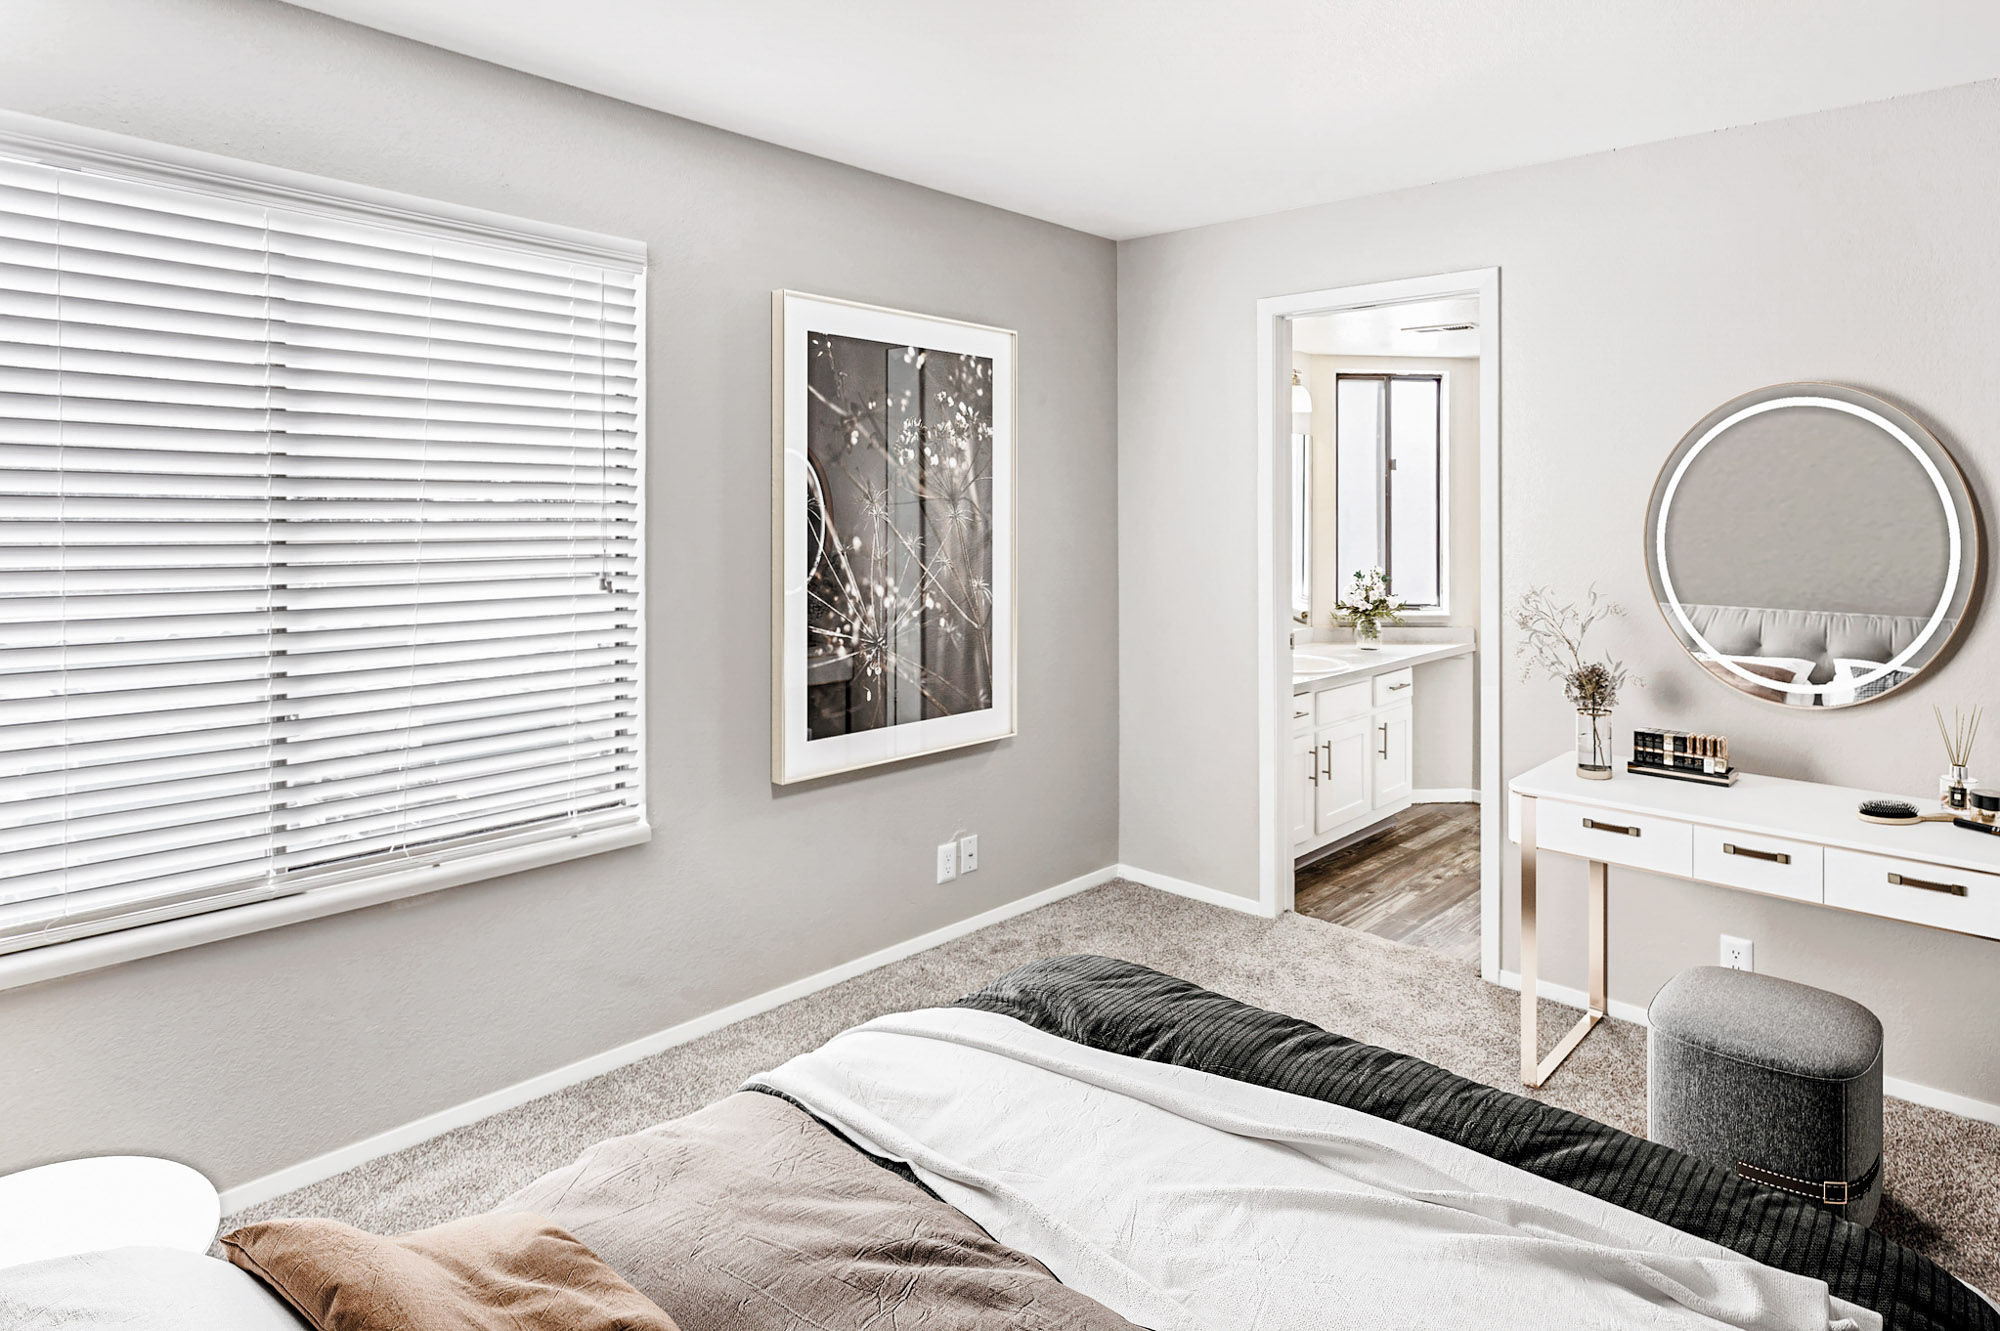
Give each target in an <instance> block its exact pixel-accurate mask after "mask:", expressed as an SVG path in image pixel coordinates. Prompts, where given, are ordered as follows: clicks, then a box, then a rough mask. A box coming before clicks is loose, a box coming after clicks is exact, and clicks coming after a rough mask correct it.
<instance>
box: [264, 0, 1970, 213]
mask: <svg viewBox="0 0 2000 1331" xmlns="http://www.w3.org/2000/svg"><path fill="white" fill-rule="evenodd" d="M293 2H294V3H299V4H302V5H304V7H306V8H309V9H316V10H320V11H322V12H324V13H328V14H334V15H338V16H339V17H342V18H347V19H352V20H354V21H355V22H357V23H364V24H367V25H369V26H371V27H376V28H381V29H383V30H385V31H388V32H394V33H400V34H402V35H404V36H407V37H414V38H417V39H419V40H421V41H426V42H430V43H433V44H435V45H438V46H443V47H447V48H450V49H452V50H455V51H462V52H465V53H466V54H468V55H474V56H479V57H482V58H484V59H487V60H491V61H494V62H496V63H498V64H502V65H509V66H512V67H513V68H516V69H521V70H526V71H528V72H530V73H534V74H540V75H544V76H546V77H548V78H552V79H558V80H561V81H562V82H565V83H571V84H575V85H576V86H578V87H582V88H588V89H591V90H593V91H596V92H601V93H606V94H609V95H611V96H613V97H619V98H623V99H624V100H626V101H630V102H637V103H639V104H640V105H643V106H650V107H654V108H657V109H659V110H662V111H670V112H672V113H674V114H676V115H681V116H686V117H688V118H690V119H693V120H699V121H703V122H705V123H707V124H711V125H719V126H721V127H723V128H725V129H731V130H736V131H738V132H740V133H743V134H748V135H751V136H753V137H755V138H759V139H766V140H769V141H770V142H773V143H780V144H784V145H786V146H788V147H792V148H798V149H802V150H804V151H806V152H810V153H816V154H818V155H820V156H823V157H830V158H833V159H835V160H836V161H841V162H849V163H852V164H853V165H855V166H860V167H865V168H867V169H869V170H873V171H879V172H882V173H883V174H885V175H890V176H896V177H899V178H901V179H904V180H911V181H916V182H918V183H919V184H924V185H929V186H933V187H934V188H937V189H941V190H945V191H948V192H950V193H952V194H959V195H964V196H965V197H967V198H972V199H978V200H981V201H983V202H986V203H992V204H997V205H999V206H1001V207H1003V208H1011V209H1014V210H1016V211H1019V212H1023V213H1028V214H1030V215H1032V216H1035V217H1043V218H1047V219H1049V220H1051V221H1055V222H1061V223H1063V224H1065V225H1068V226H1073V227H1078V228H1081V229H1082V230H1085V231H1091V232H1095V233H1097V234H1099V235H1104V236H1111V237H1116V238H1123V237H1128V236H1138V235H1147V234H1151V233H1154V232H1158V231H1169V230H1174V229H1177V228H1181V227H1187V226H1195V225H1199V224H1202V223H1207V222H1217V221H1223V220H1227V219H1230V218H1236V217H1250V216H1255V215H1258V214H1260V213H1267V212H1275V211H1278V210H1281V209H1286V208H1295V207H1300V206H1303V205H1306V204H1311V203H1320V202H1325V201H1328V200H1332V199H1342V198H1354V197H1358V196H1361V195H1366V194H1375V193H1380V192H1382V191H1385V190H1391V189H1398V188H1402V187H1404V186H1409V185H1419V184H1424V183H1426V182H1429V181H1436V180H1449V179H1454V178H1457V177H1461V176H1468V175H1477V174H1480V173H1483V172H1487V171H1496V170H1500V169H1502V168H1505V167H1511V166H1521V165H1525V164H1527V163H1531V162H1545V161H1553V160H1556V159H1559V158H1564V157H1573V156H1576V155H1578V154H1581V153H1588V152H1595V151H1599V150H1602V149H1607V148H1618V147H1626V146H1629V145H1632V144H1638V143H1647V142H1652V141H1655V140H1659V139H1667V138H1675V137H1678V136H1681V135H1686V134H1697V133H1702V132H1705V131H1708V130H1715V129H1722V128H1725V127H1727V126H1731V125H1741V124H1748V123H1751V122H1754V121H1759V120H1770V119H1775V118H1777V117H1781V116H1789V115H1797V114H1801V113H1804V112H1808V111H1816V110H1823V109H1826V108H1828V107H1835V106H1847V105H1852V104H1854V103H1858V102H1865V101H1873V100H1877V99H1880V98H1884V97H1893V96H1897V95H1899V94H1903V93H1909V92H1917V91H1922V90H1925V89H1930V88H1942V87H1948V86H1950V85H1953V84H1958V83H1969V82H1972V81H1974V80H1977V79H1983V78H1992V77H1996V76H2000V4H1995V3H1993V0H1753V2H1751V3H1746V0H983V2H981V3H972V2H971V0H835V2H833V3H829V2H828V0H728V3H716V2H714V0H708V2H706V3H703V2H700V0H293Z"/></svg>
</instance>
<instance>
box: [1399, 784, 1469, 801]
mask: <svg viewBox="0 0 2000 1331" xmlns="http://www.w3.org/2000/svg"><path fill="white" fill-rule="evenodd" d="M1410 803H1412V804H1477V803H1479V792H1478V791H1477V790H1474V789H1473V788H1472V787H1471V786H1437V787H1434V788H1433V789H1430V790H1413V791H1411V792H1410Z"/></svg>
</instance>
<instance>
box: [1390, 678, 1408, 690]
mask: <svg viewBox="0 0 2000 1331" xmlns="http://www.w3.org/2000/svg"><path fill="white" fill-rule="evenodd" d="M1409 687H1410V681H1409V680H1407V679H1406V680H1404V681H1403V682H1402V683H1401V684H1391V685H1390V686H1389V692H1391V693H1394V692H1396V691H1397V690H1398V689H1407V688H1409Z"/></svg>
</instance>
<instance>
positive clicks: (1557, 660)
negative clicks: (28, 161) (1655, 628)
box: [1514, 583, 1646, 712]
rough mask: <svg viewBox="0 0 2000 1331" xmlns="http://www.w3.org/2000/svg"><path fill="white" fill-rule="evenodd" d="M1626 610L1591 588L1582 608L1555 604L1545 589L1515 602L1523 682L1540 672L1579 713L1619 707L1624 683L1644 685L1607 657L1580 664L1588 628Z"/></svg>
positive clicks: (1532, 591) (1533, 590)
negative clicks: (1554, 681) (1557, 684)
mask: <svg viewBox="0 0 2000 1331" xmlns="http://www.w3.org/2000/svg"><path fill="white" fill-rule="evenodd" d="M1624 614H1625V608H1624V607H1623V606H1621V605H1619V604H1618V603H1617V602H1616V601H1607V600H1605V599H1604V598H1603V597H1601V596H1599V595H1598V594H1597V586H1596V584H1594V583H1593V584H1592V585H1591V587H1590V589H1589V591H1587V592H1586V593H1585V595H1584V600H1583V603H1582V604H1581V605H1578V604H1577V603H1575V602H1572V601H1562V600H1558V599H1557V597H1556V594H1555V592H1554V591H1552V590H1551V589H1549V588H1547V587H1530V588H1529V589H1528V590H1527V592H1526V593H1524V594H1523V595H1522V597H1521V599H1520V600H1518V601H1516V602H1515V603H1514V627H1515V628H1517V629H1519V630H1520V631H1521V640H1520V642H1519V643H1518V644H1516V646H1515V649H1514V650H1515V653H1516V654H1517V655H1519V656H1520V657H1521V658H1522V666H1521V678H1522V679H1523V680H1524V681H1525V680H1528V679H1532V678H1533V677H1534V675H1535V672H1536V671H1538V670H1539V671H1541V672H1542V673H1543V674H1546V675H1548V676H1549V677H1550V678H1551V679H1559V680H1561V681H1562V686H1563V696H1564V697H1565V698H1567V699H1569V703H1570V706H1572V707H1574V708H1576V709H1577V710H1578V711H1580V712H1608V711H1610V710H1611V709H1612V708H1613V707H1616V706H1617V705H1618V694H1619V691H1620V690H1621V689H1623V688H1624V687H1625V686H1626V685H1627V684H1630V685H1633V686H1635V687H1640V688H1643V687H1644V686H1645V683H1646V681H1645V680H1643V679H1640V678H1639V677H1638V676H1636V675H1633V674H1631V673H1629V672H1628V671H1627V670H1626V669H1625V665H1624V663H1623V662H1621V661H1619V660H1617V659H1616V658H1615V657H1613V656H1611V655H1610V654H1608V653H1607V654H1606V655H1605V657H1604V659H1603V660H1602V661H1586V660H1584V659H1583V640H1584V637H1585V636H1586V635H1587V634H1588V633H1589V632H1590V629H1591V626H1592V625H1593V624H1596V623H1598V622H1600V621H1602V620H1606V619H1614V618H1623V617H1624Z"/></svg>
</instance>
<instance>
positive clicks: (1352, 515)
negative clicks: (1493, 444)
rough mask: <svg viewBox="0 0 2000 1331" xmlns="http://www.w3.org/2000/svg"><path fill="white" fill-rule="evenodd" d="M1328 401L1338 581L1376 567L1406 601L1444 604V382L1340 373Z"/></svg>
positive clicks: (1433, 606)
mask: <svg viewBox="0 0 2000 1331" xmlns="http://www.w3.org/2000/svg"><path fill="white" fill-rule="evenodd" d="M1334 398H1335V401H1334V458H1335V462H1334V470H1335V475H1334V485H1335V496H1336V498H1335V509H1336V515H1337V528H1336V537H1335V551H1336V554H1337V556H1338V559H1339V574H1338V578H1337V582H1338V583H1339V585H1340V587H1341V588H1343V589H1345V588H1346V587H1347V586H1348V585H1349V584H1350V583H1352V582H1353V580H1354V575H1355V573H1356V572H1359V571H1364V570H1367V569H1373V568H1379V569H1381V570H1383V571H1384V572H1385V573H1387V574H1388V577H1389V588H1390V591H1391V592H1392V593H1394V595H1395V596H1396V598H1397V599H1398V600H1400V601H1402V602H1403V603H1404V604H1406V605H1408V606H1411V607H1412V608H1415V609H1418V610H1442V609H1444V606H1445V602H1444V596H1445V581H1444V525H1443V516H1444V512H1445V508H1444V456H1443V451H1442V450H1443V438H1444V432H1443V398H1444V381H1443V379H1442V378H1441V377H1440V376H1438V375H1432V374H1342V375H1339V376H1338V377H1337V378H1336V379H1335V382H1334Z"/></svg>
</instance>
